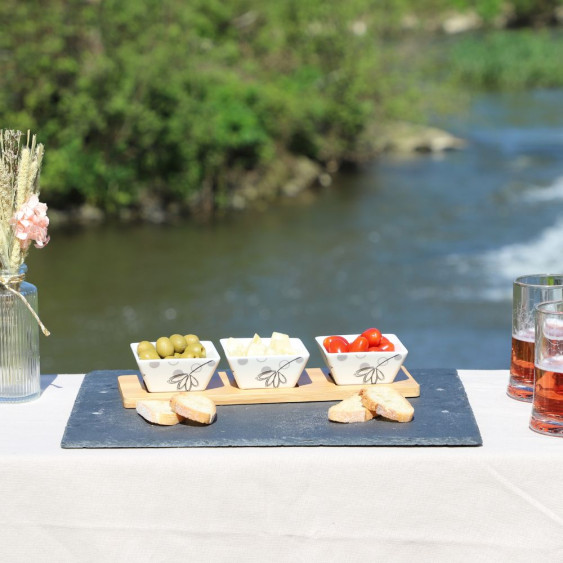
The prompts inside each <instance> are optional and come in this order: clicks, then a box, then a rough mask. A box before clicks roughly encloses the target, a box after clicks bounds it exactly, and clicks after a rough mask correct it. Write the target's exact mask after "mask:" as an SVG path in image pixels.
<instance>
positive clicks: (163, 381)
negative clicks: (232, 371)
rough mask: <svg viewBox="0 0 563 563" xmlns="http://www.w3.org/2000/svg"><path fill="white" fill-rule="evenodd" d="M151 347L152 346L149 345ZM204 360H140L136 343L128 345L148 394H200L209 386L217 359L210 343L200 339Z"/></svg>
mask: <svg viewBox="0 0 563 563" xmlns="http://www.w3.org/2000/svg"><path fill="white" fill-rule="evenodd" d="M153 344H155V343H154V342H153ZM201 344H202V345H203V347H204V348H205V352H206V356H207V357H205V358H168V359H160V360H140V359H139V355H138V354H137V346H138V342H133V343H132V344H131V350H132V352H133V355H134V356H135V360H137V365H138V366H139V371H140V372H141V375H142V376H143V381H144V382H145V385H146V386H147V390H148V391H149V392H150V393H160V392H169V391H178V392H184V391H203V390H204V389H206V388H207V386H208V385H209V381H210V380H211V377H212V376H213V374H214V373H215V370H216V368H217V365H218V364H219V360H220V359H221V357H220V356H219V352H217V349H216V348H215V346H214V345H213V342H211V341H210V340H202V341H201Z"/></svg>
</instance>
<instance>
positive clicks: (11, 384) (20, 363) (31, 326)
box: [0, 265, 41, 403]
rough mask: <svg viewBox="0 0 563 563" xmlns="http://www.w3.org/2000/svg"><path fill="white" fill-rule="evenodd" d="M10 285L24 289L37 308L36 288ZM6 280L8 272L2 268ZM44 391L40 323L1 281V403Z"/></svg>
mask: <svg viewBox="0 0 563 563" xmlns="http://www.w3.org/2000/svg"><path fill="white" fill-rule="evenodd" d="M26 270H27V268H26V266H25V265H24V266H22V268H21V270H20V276H19V277H18V278H17V281H14V282H12V283H8V286H9V287H11V288H12V289H14V290H16V291H18V292H19V293H21V294H22V295H23V296H24V297H25V298H26V300H27V301H28V302H29V304H30V305H31V306H32V307H33V309H34V310H35V311H37V288H36V287H35V286H34V285H32V284H30V283H28V282H26V281H21V276H23V275H24V274H25V271H26ZM0 276H1V277H2V278H3V279H4V280H6V279H8V278H9V274H8V273H7V272H0ZM40 393H41V385H40V372H39V326H38V324H37V321H36V320H35V319H34V318H33V315H32V314H31V312H30V311H29V309H28V308H27V307H26V305H25V303H24V302H23V301H22V300H21V299H20V298H19V297H18V296H17V295H15V294H14V293H12V292H10V291H9V290H8V289H6V285H1V284H0V403H20V402H24V401H31V400H33V399H37V398H38V397H39V395H40Z"/></svg>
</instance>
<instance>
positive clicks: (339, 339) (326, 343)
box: [323, 335, 350, 352]
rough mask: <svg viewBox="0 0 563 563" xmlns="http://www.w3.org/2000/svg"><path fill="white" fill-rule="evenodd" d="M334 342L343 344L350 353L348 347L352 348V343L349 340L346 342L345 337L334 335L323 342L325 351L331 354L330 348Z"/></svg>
mask: <svg viewBox="0 0 563 563" xmlns="http://www.w3.org/2000/svg"><path fill="white" fill-rule="evenodd" d="M333 342H340V343H342V345H343V346H345V347H346V351H348V346H350V343H349V342H348V340H346V338H344V337H343V336H337V335H334V336H327V337H326V338H325V339H324V340H323V346H324V347H325V350H326V351H327V352H330V350H329V348H330V346H331V344H332V343H333Z"/></svg>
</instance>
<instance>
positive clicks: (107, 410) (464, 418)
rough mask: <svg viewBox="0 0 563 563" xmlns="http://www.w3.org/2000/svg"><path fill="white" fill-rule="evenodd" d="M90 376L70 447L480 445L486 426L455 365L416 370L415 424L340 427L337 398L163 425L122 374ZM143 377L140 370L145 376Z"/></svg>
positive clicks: (74, 416)
mask: <svg viewBox="0 0 563 563" xmlns="http://www.w3.org/2000/svg"><path fill="white" fill-rule="evenodd" d="M134 373H136V374H138V372H135V371H94V372H91V373H88V374H86V376H85V378H84V381H83V383H82V386H81V388H80V390H79V392H78V395H77V398H76V402H75V404H74V407H73V409H72V413H71V415H70V418H69V420H68V423H67V426H66V429H65V433H64V435H63V438H62V442H61V446H62V447H63V448H184V447H186V448H187V447H191V448H195V447H227V446H234V447H251V446H480V445H482V439H481V435H480V433H479V428H478V426H477V423H476V421H475V417H474V416H473V412H472V410H471V407H470V405H469V402H468V400H467V395H466V394H465V389H464V388H463V384H462V383H461V381H460V379H459V377H458V375H457V372H456V371H455V370H454V369H431V370H421V369H419V370H411V373H412V375H413V377H414V378H415V379H416V380H417V381H418V382H419V384H420V388H421V395H420V397H417V398H411V399H409V400H410V401H411V403H412V405H413V406H414V408H415V416H414V419H413V421H412V422H410V423H406V424H401V423H397V422H391V421H387V420H384V419H381V418H378V419H374V420H371V421H369V422H365V423H361V424H339V423H334V422H330V421H329V420H328V418H327V411H328V408H329V407H330V406H331V405H333V404H335V403H336V402H338V401H332V402H328V401H327V402H315V403H284V404H265V405H263V404H258V405H227V406H219V407H217V420H216V422H215V423H214V424H212V425H210V426H200V425H198V424H197V423H193V424H189V423H182V424H179V425H176V426H157V425H153V424H150V423H148V422H146V421H145V420H144V419H143V418H141V417H140V416H139V415H138V414H137V413H136V411H135V409H125V408H124V407H123V405H122V402H121V397H120V394H119V390H118V388H117V376H118V375H123V374H134ZM139 377H140V375H139Z"/></svg>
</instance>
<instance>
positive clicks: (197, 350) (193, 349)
mask: <svg viewBox="0 0 563 563" xmlns="http://www.w3.org/2000/svg"><path fill="white" fill-rule="evenodd" d="M202 351H203V346H202V345H201V344H200V343H199V342H198V343H197V344H188V346H187V347H186V352H189V353H190V354H193V355H194V356H195V357H196V358H199V357H201V352H202Z"/></svg>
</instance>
